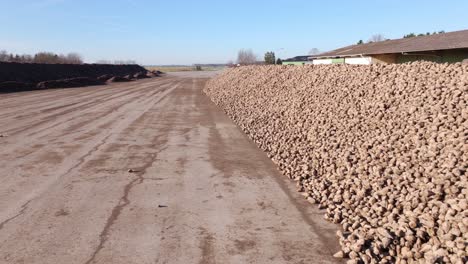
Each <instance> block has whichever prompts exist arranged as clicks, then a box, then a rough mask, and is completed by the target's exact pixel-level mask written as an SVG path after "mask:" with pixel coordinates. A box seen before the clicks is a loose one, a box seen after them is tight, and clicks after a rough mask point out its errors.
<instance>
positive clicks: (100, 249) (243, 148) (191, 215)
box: [0, 73, 339, 264]
mask: <svg viewBox="0 0 468 264" xmlns="http://www.w3.org/2000/svg"><path fill="white" fill-rule="evenodd" d="M208 77H209V75H208V74H206V73H203V75H197V74H196V73H189V74H185V75H184V74H177V75H172V74H169V75H167V76H166V77H163V78H158V79H146V80H142V81H138V82H132V83H119V84H112V85H109V86H105V87H104V86H102V87H101V86H100V87H86V88H76V89H64V90H60V89H58V90H46V91H33V92H24V93H15V94H5V95H0V135H1V136H0V146H1V148H0V168H1V170H0V181H1V184H0V263H82V264H85V263H334V262H337V260H335V259H333V258H332V254H333V253H334V252H336V251H337V250H338V249H339V246H338V243H337V241H336V239H335V231H336V230H335V226H334V225H332V224H330V223H327V222H326V221H325V220H323V218H322V217H321V215H322V214H323V213H321V212H319V211H318V210H315V209H314V208H313V206H310V205H309V204H308V203H307V202H306V201H304V199H303V198H301V197H299V194H298V193H296V192H295V190H294V186H292V185H291V182H289V180H288V179H287V178H285V177H283V176H281V175H280V174H279V172H278V171H277V170H276V169H275V167H274V165H273V163H272V162H271V161H270V160H269V159H268V158H267V157H266V155H265V154H264V153H263V152H262V151H260V150H259V149H258V148H257V147H256V146H255V145H254V144H253V143H252V142H251V141H250V140H249V139H248V138H247V137H246V136H245V135H244V134H243V132H242V131H240V130H239V129H238V128H237V127H236V126H235V125H234V124H233V123H232V122H231V121H230V120H229V119H228V117H227V116H225V115H224V114H223V113H222V112H221V111H220V110H219V109H218V108H217V107H216V106H215V105H214V104H212V103H211V102H210V100H209V99H208V98H207V97H206V96H205V95H204V94H203V93H202V88H203V86H204V84H205V82H206V80H207V78H208Z"/></svg>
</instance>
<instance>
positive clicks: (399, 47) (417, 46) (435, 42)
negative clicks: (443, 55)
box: [309, 30, 468, 59]
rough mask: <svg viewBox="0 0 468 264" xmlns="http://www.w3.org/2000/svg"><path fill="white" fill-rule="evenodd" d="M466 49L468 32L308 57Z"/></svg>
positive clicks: (367, 45) (397, 40)
mask: <svg viewBox="0 0 468 264" xmlns="http://www.w3.org/2000/svg"><path fill="white" fill-rule="evenodd" d="M464 48H468V30H461V31H454V32H448V33H441V34H435V35H428V36H421V37H412V38H402V39H395V40H385V41H380V42H373V43H367V44H360V45H351V46H347V47H344V48H340V49H336V50H333V51H329V52H325V53H321V54H317V55H313V56H310V57H309V58H311V59H317V58H335V57H353V56H360V55H376V54H388V53H405V52H418V51H432V50H448V49H464Z"/></svg>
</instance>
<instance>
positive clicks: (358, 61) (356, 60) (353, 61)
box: [345, 57, 372, 65]
mask: <svg viewBox="0 0 468 264" xmlns="http://www.w3.org/2000/svg"><path fill="white" fill-rule="evenodd" d="M345 63H346V64H359V65H370V64H372V58H371V57H359V58H345Z"/></svg>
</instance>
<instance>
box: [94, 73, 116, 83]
mask: <svg viewBox="0 0 468 264" xmlns="http://www.w3.org/2000/svg"><path fill="white" fill-rule="evenodd" d="M112 77H114V75H111V74H104V75H101V76H99V77H97V79H98V80H99V81H101V82H107V81H108V80H110V79H111V78H112Z"/></svg>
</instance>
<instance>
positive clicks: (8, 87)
mask: <svg viewBox="0 0 468 264" xmlns="http://www.w3.org/2000/svg"><path fill="white" fill-rule="evenodd" d="M35 87H36V85H35V84H34V83H25V82H15V81H9V82H0V92H2V91H4V92H20V91H27V90H31V89H34V88H35Z"/></svg>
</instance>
